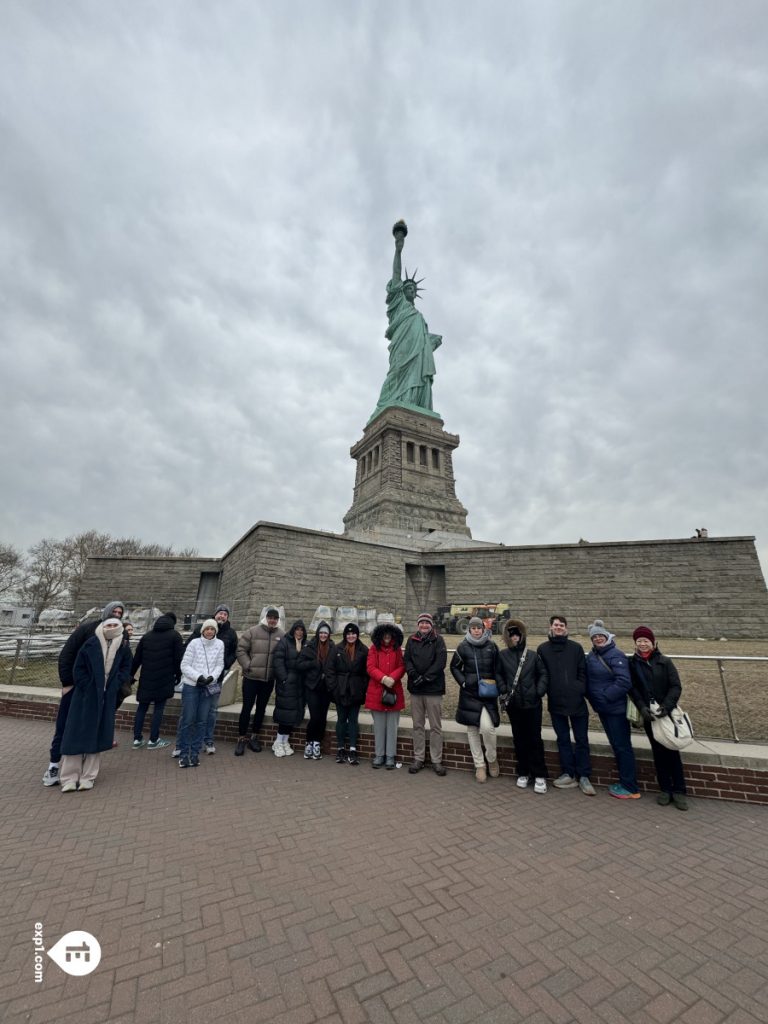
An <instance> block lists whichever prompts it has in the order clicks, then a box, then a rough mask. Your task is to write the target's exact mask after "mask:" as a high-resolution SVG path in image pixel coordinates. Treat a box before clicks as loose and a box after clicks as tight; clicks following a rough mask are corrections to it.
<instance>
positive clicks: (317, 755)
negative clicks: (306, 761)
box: [312, 740, 323, 761]
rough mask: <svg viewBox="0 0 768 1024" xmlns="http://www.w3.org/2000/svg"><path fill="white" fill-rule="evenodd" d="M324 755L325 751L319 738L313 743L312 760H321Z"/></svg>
mask: <svg viewBox="0 0 768 1024" xmlns="http://www.w3.org/2000/svg"><path fill="white" fill-rule="evenodd" d="M322 756H323V752H322V750H321V749H320V744H319V743H318V741H317V740H315V742H314V743H313V744H312V760H313V761H319V760H320V759H321V758H322Z"/></svg>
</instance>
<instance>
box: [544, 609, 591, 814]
mask: <svg viewBox="0 0 768 1024" xmlns="http://www.w3.org/2000/svg"><path fill="white" fill-rule="evenodd" d="M537 653H538V655H539V657H540V658H541V660H542V661H543V662H544V664H545V665H546V667H547V675H548V677H549V682H548V683H547V702H548V704H549V717H550V718H551V720H552V728H553V729H554V730H555V735H556V736H557V750H558V753H559V755H560V772H561V774H560V775H559V776H558V777H557V778H556V779H555V781H554V783H553V785H554V786H555V788H556V789H580V790H581V792H582V793H584V794H585V795H586V796H594V795H595V787H594V786H593V785H592V782H591V781H590V775H591V774H592V762H591V761H590V757H589V738H588V728H589V708H588V706H587V702H586V700H585V699H584V698H585V696H586V693H587V669H586V665H585V663H584V649H583V648H582V646H581V644H577V643H576V641H575V640H569V639H568V620H567V619H566V617H565V616H564V615H553V616H552V617H551V618H550V620H549V639H547V640H545V641H544V643H543V644H541V645H540V646H539V649H538V652H537ZM571 730H573V741H571Z"/></svg>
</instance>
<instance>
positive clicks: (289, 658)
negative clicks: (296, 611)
mask: <svg viewBox="0 0 768 1024" xmlns="http://www.w3.org/2000/svg"><path fill="white" fill-rule="evenodd" d="M306 642H307V627H306V626H305V625H304V622H303V621H302V619H297V620H296V622H294V624H293V625H292V626H291V628H290V629H289V630H288V632H287V633H286V634H285V636H284V637H283V639H282V640H281V641H280V643H279V644H278V645H277V647H276V648H275V659H274V662H273V664H274V673H275V710H274V713H273V716H272V717H273V718H274V720H275V722H276V723H277V739H276V740H275V742H274V743H273V744H272V753H273V754H274V755H275V757H290V755H291V754H293V752H294V750H293V747H292V746H291V732H292V731H293V730H294V729H298V727H299V726H300V725H301V723H302V722H303V721H304V707H305V705H306V700H305V698H304V684H303V682H302V680H301V675H300V674H299V655H300V654H301V651H302V649H303V647H304V645H305V644H306Z"/></svg>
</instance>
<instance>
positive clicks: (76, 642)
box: [43, 601, 125, 786]
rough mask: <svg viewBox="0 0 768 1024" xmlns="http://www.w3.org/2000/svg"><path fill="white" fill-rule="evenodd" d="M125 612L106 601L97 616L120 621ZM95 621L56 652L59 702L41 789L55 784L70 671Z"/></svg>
mask: <svg viewBox="0 0 768 1024" xmlns="http://www.w3.org/2000/svg"><path fill="white" fill-rule="evenodd" d="M124 613H125V605H124V604H123V602H122V601H109V602H108V603H107V604H106V605H105V606H104V610H103V611H102V613H101V622H104V621H105V620H106V619H110V618H116V619H120V620H121V621H122V618H123V614H124ZM99 624H100V623H99V620H98V619H90V620H89V621H88V622H81V623H80V625H79V626H77V627H76V628H75V629H74V630H73V631H72V632H71V633H70V635H69V637H68V638H67V642H66V643H65V644H64V646H63V647H62V649H61V652H60V653H59V664H58V669H59V682H60V683H61V700H60V701H59V710H58V712H57V714H56V725H55V726H54V732H53V740H52V742H51V751H50V761H49V764H48V768H47V769H46V772H45V775H43V785H44V786H56V785H58V783H59V769H60V762H61V737H62V736H63V735H64V726H65V725H66V724H67V715H68V714H69V706H70V704H71V702H72V692H73V687H74V683H75V681H74V678H73V671H74V667H75V661H76V659H77V655H78V654H79V652H80V648H81V647H82V646H83V644H84V643H85V642H86V640H90V638H91V637H92V636H93V635H94V633H95V632H96V629H97V627H98V626H99Z"/></svg>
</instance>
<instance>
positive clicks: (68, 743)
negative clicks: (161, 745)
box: [61, 616, 131, 793]
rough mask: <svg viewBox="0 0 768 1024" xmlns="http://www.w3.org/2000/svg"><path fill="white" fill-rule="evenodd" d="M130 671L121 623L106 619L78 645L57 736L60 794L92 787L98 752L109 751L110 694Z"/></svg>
mask: <svg viewBox="0 0 768 1024" xmlns="http://www.w3.org/2000/svg"><path fill="white" fill-rule="evenodd" d="M130 674H131V650H130V648H129V647H126V646H124V645H123V624H122V622H121V621H120V619H118V618H116V617H114V616H112V617H108V618H106V619H105V620H104V621H103V622H101V623H99V624H98V625H97V626H96V629H95V631H94V633H93V635H92V636H90V637H89V638H88V639H87V640H86V641H85V643H84V644H83V645H82V646H81V648H80V650H79V652H78V654H77V657H76V658H75V664H74V666H73V668H72V679H73V689H72V691H71V693H72V697H71V699H70V702H69V713H68V715H67V720H66V723H65V725H64V732H63V735H62V737H61V754H62V757H61V791H62V793H71V792H73V791H74V790H76V789H81V790H87V789H93V784H94V782H95V780H96V776H97V775H98V774H99V767H100V762H101V752H102V751H104V750H111V749H112V741H113V739H114V735H115V697H116V694H117V691H118V690H119V688H120V686H121V685H122V684H123V683H124V682H126V681H127V680H128V678H129V677H130Z"/></svg>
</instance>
